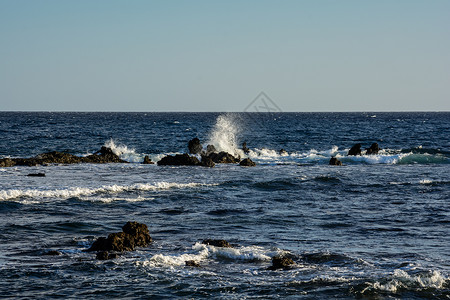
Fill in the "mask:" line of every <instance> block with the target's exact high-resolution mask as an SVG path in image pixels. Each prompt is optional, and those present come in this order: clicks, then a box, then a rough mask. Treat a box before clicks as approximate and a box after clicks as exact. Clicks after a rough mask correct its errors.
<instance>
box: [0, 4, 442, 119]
mask: <svg viewBox="0 0 450 300" xmlns="http://www.w3.org/2000/svg"><path fill="white" fill-rule="evenodd" d="M261 95H264V96H265V97H266V98H269V99H265V100H264V99H262V100H261V99H259V98H260V97H261ZM266 100H270V103H271V106H272V108H276V109H277V110H279V111H286V112H288V111H296V112H303V111H450V1H448V0H433V1H427V0H423V1H417V0H378V1H360V0H354V1H351V0H341V1H337V0H329V1H326V0H317V1H312V0H311V1H301V0H296V1H290V0H284V1H275V0H274V1H266V0H258V1H256V0H255V1H248V0H243V1H234V0H228V1H214V0H207V1H206V0H205V1H200V0H199V1H195V0H191V1H184V0H170V1H167V0H161V1H151V0H145V1H144V0H142V1H141V0H127V1H125V0H122V1H117V0H76V1H61V0H39V1H36V0H0V111H145V112H152V111H220V112H221V111H237V112H239V111H244V110H246V109H247V110H251V109H253V108H252V107H256V105H253V104H258V103H259V102H261V101H266ZM266 102H267V101H266ZM252 103H253V104H252ZM261 103H263V102H261ZM248 107H250V108H248ZM261 111H263V110H261Z"/></svg>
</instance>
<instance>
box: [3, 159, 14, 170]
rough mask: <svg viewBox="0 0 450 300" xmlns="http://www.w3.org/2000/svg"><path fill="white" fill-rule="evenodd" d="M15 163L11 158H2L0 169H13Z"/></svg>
mask: <svg viewBox="0 0 450 300" xmlns="http://www.w3.org/2000/svg"><path fill="white" fill-rule="evenodd" d="M15 165H16V162H15V161H14V160H12V159H11V158H2V159H0V168H9V167H14V166H15Z"/></svg>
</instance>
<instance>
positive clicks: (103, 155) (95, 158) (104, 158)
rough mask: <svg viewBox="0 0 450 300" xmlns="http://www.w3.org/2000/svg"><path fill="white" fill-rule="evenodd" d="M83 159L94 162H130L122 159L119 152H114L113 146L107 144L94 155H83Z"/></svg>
mask: <svg viewBox="0 0 450 300" xmlns="http://www.w3.org/2000/svg"><path fill="white" fill-rule="evenodd" d="M81 161H82V162H85V163H93V164H106V163H128V162H127V161H125V160H122V159H120V157H119V156H118V155H117V154H114V152H113V151H112V149H111V148H108V147H105V146H103V147H102V148H101V149H100V151H97V152H95V153H94V154H92V155H88V156H86V157H81Z"/></svg>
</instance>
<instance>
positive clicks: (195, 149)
mask: <svg viewBox="0 0 450 300" xmlns="http://www.w3.org/2000/svg"><path fill="white" fill-rule="evenodd" d="M188 149H189V153H191V154H198V153H200V152H202V149H203V147H202V144H200V140H199V139H198V138H193V139H192V140H190V141H189V142H188Z"/></svg>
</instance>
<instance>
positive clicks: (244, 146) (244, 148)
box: [242, 142, 250, 154]
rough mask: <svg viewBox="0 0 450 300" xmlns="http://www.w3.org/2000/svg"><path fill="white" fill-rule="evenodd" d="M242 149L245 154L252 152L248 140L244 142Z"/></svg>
mask: <svg viewBox="0 0 450 300" xmlns="http://www.w3.org/2000/svg"><path fill="white" fill-rule="evenodd" d="M242 150H243V151H244V153H245V154H248V153H249V152H250V149H248V148H247V143H246V142H243V143H242Z"/></svg>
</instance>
